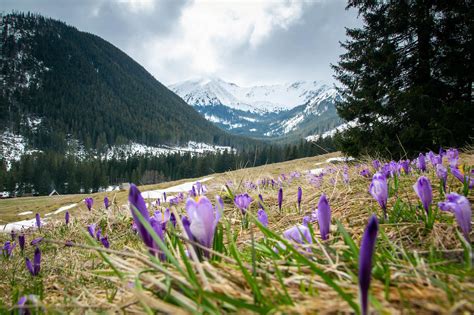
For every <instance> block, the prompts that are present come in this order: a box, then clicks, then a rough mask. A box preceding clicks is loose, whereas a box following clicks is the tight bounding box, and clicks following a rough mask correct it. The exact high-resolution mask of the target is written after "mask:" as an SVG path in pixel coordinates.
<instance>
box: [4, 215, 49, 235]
mask: <svg viewBox="0 0 474 315" xmlns="http://www.w3.org/2000/svg"><path fill="white" fill-rule="evenodd" d="M41 224H42V225H45V224H46V219H41ZM28 228H36V218H35V219H30V220H22V221H16V222H11V223H7V224H4V225H0V233H2V232H3V233H10V232H11V231H12V230H13V231H21V230H23V229H28Z"/></svg>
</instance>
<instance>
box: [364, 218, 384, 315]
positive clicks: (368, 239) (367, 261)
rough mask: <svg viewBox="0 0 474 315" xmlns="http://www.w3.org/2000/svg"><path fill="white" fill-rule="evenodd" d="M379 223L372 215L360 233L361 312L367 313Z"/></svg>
mask: <svg viewBox="0 0 474 315" xmlns="http://www.w3.org/2000/svg"><path fill="white" fill-rule="evenodd" d="M378 230H379V224H378V221H377V217H376V216H375V215H372V216H371V217H370V219H369V223H368V224H367V227H366V228H365V231H364V235H362V242H361V245H360V253H359V295H360V304H361V306H362V310H361V311H362V314H363V315H365V314H368V308H369V303H368V297H369V288H370V279H371V274H372V256H373V254H374V250H375V242H376V240H377V233H378Z"/></svg>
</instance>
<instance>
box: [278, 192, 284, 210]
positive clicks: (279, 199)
mask: <svg viewBox="0 0 474 315" xmlns="http://www.w3.org/2000/svg"><path fill="white" fill-rule="evenodd" d="M282 203H283V188H282V187H280V189H279V190H278V209H279V210H280V212H281V205H282Z"/></svg>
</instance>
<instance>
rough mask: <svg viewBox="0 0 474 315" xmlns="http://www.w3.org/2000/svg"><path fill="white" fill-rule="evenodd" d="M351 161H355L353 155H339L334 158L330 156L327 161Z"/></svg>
mask: <svg viewBox="0 0 474 315" xmlns="http://www.w3.org/2000/svg"><path fill="white" fill-rule="evenodd" d="M349 161H354V158H353V157H352V156H348V157H344V156H337V157H333V158H329V159H327V160H326V162H327V163H332V162H349Z"/></svg>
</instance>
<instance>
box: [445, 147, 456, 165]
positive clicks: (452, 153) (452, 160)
mask: <svg viewBox="0 0 474 315" xmlns="http://www.w3.org/2000/svg"><path fill="white" fill-rule="evenodd" d="M446 155H447V156H448V162H449V166H451V167H457V166H458V161H459V151H458V150H457V149H452V148H451V149H448V151H447V152H446Z"/></svg>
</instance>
